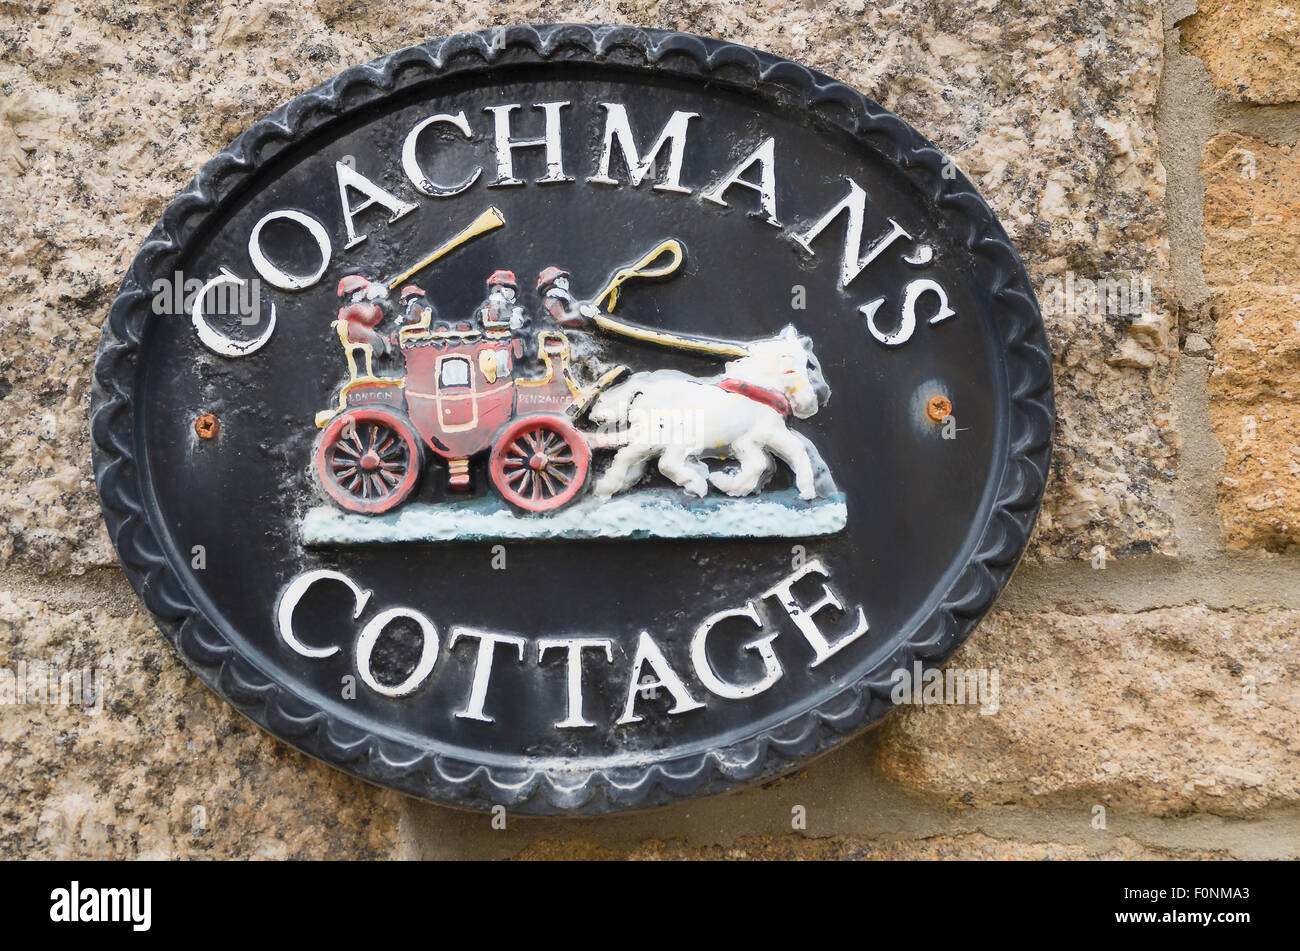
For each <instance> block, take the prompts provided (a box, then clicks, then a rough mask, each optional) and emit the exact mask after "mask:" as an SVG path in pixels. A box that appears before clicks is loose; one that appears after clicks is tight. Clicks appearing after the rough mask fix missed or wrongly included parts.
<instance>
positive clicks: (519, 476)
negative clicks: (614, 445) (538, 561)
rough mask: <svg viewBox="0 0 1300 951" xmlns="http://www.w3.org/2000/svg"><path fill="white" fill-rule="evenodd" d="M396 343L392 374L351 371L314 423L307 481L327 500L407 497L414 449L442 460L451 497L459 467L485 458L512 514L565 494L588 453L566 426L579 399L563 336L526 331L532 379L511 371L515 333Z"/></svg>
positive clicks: (408, 332)
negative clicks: (532, 346)
mask: <svg viewBox="0 0 1300 951" xmlns="http://www.w3.org/2000/svg"><path fill="white" fill-rule="evenodd" d="M398 336H399V339H398V346H399V349H400V352H401V356H402V358H403V360H404V363H405V374H404V376H402V377H381V376H374V375H371V374H369V373H368V374H367V375H364V376H357V375H356V374H355V372H354V374H353V379H351V380H350V381H349V382H348V383H347V384H345V385H344V386H343V388H342V389H341V390H340V392H339V404H338V406H337V407H335V408H332V409H330V410H326V411H325V412H323V413H321V414H319V415H318V416H317V418H316V424H317V426H319V427H321V428H322V429H323V432H322V433H321V435H320V438H319V440H318V441H317V443H316V452H315V462H316V474H317V476H318V478H319V479H320V482H321V485H322V486H323V487H324V489H325V491H326V492H327V493H328V494H329V496H330V497H331V498H332V499H333V500H334V501H335V502H337V503H338V504H339V505H341V506H342V507H343V508H345V509H347V510H348V511H351V512H360V513H363V514H367V515H375V514H379V513H381V512H387V511H389V510H390V509H392V508H394V507H395V506H397V505H399V504H401V503H402V502H403V501H404V500H405V499H406V498H407V497H408V496H410V494H411V492H412V491H413V490H414V488H415V483H416V480H417V479H418V477H419V473H420V470H421V467H422V465H423V459H424V458H425V455H424V453H425V450H426V449H427V450H428V451H429V452H432V453H433V454H434V455H435V456H439V457H441V458H442V459H444V460H445V461H446V463H447V469H448V475H449V480H448V481H449V485H450V486H451V487H452V488H453V489H468V488H469V487H470V478H469V464H470V459H471V458H472V457H473V456H475V455H477V454H479V453H480V452H483V451H485V450H490V455H489V459H488V473H489V476H490V478H491V480H492V484H493V486H494V487H495V488H496V491H497V492H498V493H499V494H500V495H501V497H502V498H504V499H505V500H506V501H507V502H509V503H510V504H511V505H513V506H515V507H516V508H519V509H522V510H524V511H527V512H546V511H550V510H552V509H557V508H559V507H560V506H562V505H564V504H566V503H568V502H570V501H571V500H572V499H574V498H575V497H576V496H577V494H578V492H579V491H580V490H581V488H582V485H583V482H584V481H585V479H586V477H587V470H588V467H589V464H590V460H591V453H590V450H589V448H588V445H587V441H586V439H585V438H584V436H583V435H582V434H581V433H579V432H578V430H577V429H575V428H574V426H573V423H572V422H571V421H570V420H571V419H572V418H573V410H574V408H575V406H576V405H577V404H578V401H579V398H580V396H581V395H582V394H580V391H579V389H578V387H577V386H576V385H575V383H574V380H573V378H572V376H571V375H570V373H569V367H568V364H569V345H568V340H567V339H566V338H565V337H564V335H563V334H559V333H553V332H543V333H540V334H538V341H537V342H538V350H539V356H540V358H541V360H542V363H543V365H544V366H545V373H544V374H543V375H542V376H540V377H534V378H528V377H518V376H516V374H515V369H516V366H515V364H516V362H517V361H518V360H519V359H520V358H521V357H522V355H523V342H522V340H520V339H519V338H516V337H510V336H508V335H507V336H505V337H504V338H501V337H488V336H485V335H484V333H483V332H482V331H481V330H478V329H468V328H466V327H463V326H462V327H461V328H458V329H449V328H445V327H443V328H439V329H432V330H431V329H428V328H424V327H416V328H404V329H403V330H402V331H400V333H399V335H398ZM344 347H345V348H347V347H348V342H347V340H346V339H345V340H344ZM349 362H350V363H351V354H350V353H349ZM367 369H368V370H369V366H367Z"/></svg>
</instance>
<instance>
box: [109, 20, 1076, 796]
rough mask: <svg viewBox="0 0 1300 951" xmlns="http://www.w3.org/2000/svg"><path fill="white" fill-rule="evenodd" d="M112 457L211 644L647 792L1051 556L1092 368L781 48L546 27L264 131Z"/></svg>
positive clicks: (420, 63) (301, 721) (449, 782)
mask: <svg viewBox="0 0 1300 951" xmlns="http://www.w3.org/2000/svg"><path fill="white" fill-rule="evenodd" d="M95 381H96V388H95V391H94V405H93V411H92V417H93V418H92V428H93V436H94V447H95V448H94V452H95V473H96V478H97V481H98V485H99V491H100V495H101V498H102V501H103V508H104V515H105V519H106V521H107V523H108V528H109V531H110V533H111V536H112V538H113V541H114V543H115V545H116V547H117V550H118V553H119V555H120V558H121V561H122V563H123V566H124V568H125V570H126V572H127V575H128V576H129V577H130V579H131V581H132V583H133V584H134V585H135V587H136V590H137V591H138V592H139V594H140V597H141V598H142V599H143V601H144V602H145V604H146V605H147V606H148V607H149V609H150V611H152V613H153V614H154V616H155V617H156V618H157V621H158V624H159V626H160V627H161V629H162V630H163V632H164V633H165V634H166V636H167V637H168V638H169V639H170V640H171V641H172V642H173V643H174V644H175V646H176V648H177V650H178V651H179V652H180V653H181V655H182V656H183V657H184V659H185V662H186V663H187V664H188V665H189V666H190V667H191V668H192V669H193V670H194V671H195V672H196V673H197V674H198V675H199V676H200V677H201V678H203V680H204V681H205V682H206V683H208V684H209V685H210V686H211V687H212V688H213V689H214V690H216V691H217V692H218V693H220V694H221V695H222V696H223V697H225V698H226V699H227V700H228V701H229V702H230V703H232V704H233V705H234V706H236V707H237V708H238V709H239V710H241V711H242V712H243V713H245V714H246V715H247V716H249V717H251V718H252V719H253V720H255V721H256V722H257V723H259V724H260V725H261V726H263V727H265V728H266V729H267V730H269V731H271V732H272V733H273V734H275V735H276V736H278V737H280V738H282V739H284V740H285V741H287V742H289V743H291V744H293V745H294V746H296V747H298V748H299V749H301V750H303V751H305V752H307V753H309V754H311V755H313V756H316V757H319V758H321V759H323V760H326V761H327V762H330V763H332V764H335V765H336V766H338V767H339V768H341V769H345V770H347V771H349V772H351V773H354V774H355V775H357V776H360V777H362V778H364V779H367V780H371V781H374V782H378V783H382V784H384V785H386V786H390V787H392V788H394V789H398V790H401V791H402V792H406V793H410V794H413V795H416V796H420V797H424V798H427V799H431V800H436V801H440V802H445V803H451V804H455V805H460V806H468V807H474V808H490V807H491V806H493V805H504V806H506V807H508V808H510V809H512V810H517V811H520V812H531V813H563V812H607V811H612V810H618V809H626V808H641V807H646V806H652V805H658V804H662V803H665V802H668V801H671V800H673V799H675V798H677V797H682V796H691V795H699V794H704V793H711V792H717V791H719V790H723V789H726V788H729V787H732V786H734V785H736V784H739V783H744V782H749V781H753V780H757V779H761V778H763V777H768V776H771V775H774V774H776V773H779V772H782V771H785V770H787V769H789V768H790V767H791V766H792V765H793V764H795V763H796V762H798V761H801V760H803V759H805V758H807V757H810V756H812V755H814V754H817V753H820V752H822V751H824V750H826V749H828V748H830V747H831V746H833V745H835V744H836V743H839V742H841V741H842V740H844V739H845V738H847V737H848V736H850V735H851V734H853V733H854V732H855V731H858V730H860V729H861V728H864V727H866V726H868V725H870V724H872V723H874V722H876V721H877V720H879V719H880V718H881V717H882V716H884V715H885V714H886V713H887V712H888V710H889V708H890V706H891V704H892V701H891V692H893V688H894V687H895V686H896V684H897V683H898V682H899V677H900V676H902V675H903V674H904V673H905V674H906V675H911V674H912V672H914V671H919V670H921V669H922V665H925V666H929V665H933V664H937V663H940V662H942V661H943V660H944V659H945V658H947V656H948V655H949V654H951V652H952V651H953V650H954V649H955V648H956V647H957V646H958V645H959V644H960V643H961V642H962V640H963V639H964V638H965V637H966V636H967V635H969V634H970V632H971V630H972V628H973V627H974V626H975V624H976V623H977V622H978V621H979V619H980V618H981V617H982V616H983V615H984V614H985V613H986V611H987V610H988V608H989V606H990V604H991V603H992V601H993V599H994V597H995V596H996V594H997V592H998V591H999V590H1000V588H1001V586H1002V585H1003V583H1004V582H1005V581H1006V580H1007V578H1008V577H1009V576H1010V574H1011V571H1012V569H1013V567H1014V566H1015V564H1016V561H1017V559H1018V557H1019V556H1020V553H1021V551H1022V550H1023V548H1024V545H1025V543H1026V539H1027V537H1028V534H1029V530H1030V528H1031V526H1032V523H1033V519H1034V517H1035V515H1036V512H1037V508H1038V504H1039V501H1040V498H1041V494H1042V490H1043V483H1044V479H1045V474H1046V472H1047V467H1048V455H1049V437H1050V434H1051V430H1052V424H1053V415H1052V388H1051V387H1052V376H1051V369H1050V354H1049V351H1048V347H1047V342H1046V339H1045V335H1044V332H1043V327H1042V324H1041V320H1040V318H1039V315H1038V310H1037V305H1036V303H1035V300H1034V296H1033V293H1032V290H1031V288H1030V285H1029V282H1028V280H1027V278H1026V275H1025V272H1024V269H1023V267H1022V265H1021V263H1020V261H1019V259H1018V258H1017V256H1016V253H1015V251H1014V250H1013V249H1012V247H1011V245H1010V243H1009V242H1008V240H1007V238H1006V235H1005V234H1004V232H1003V230H1002V229H1001V227H999V225H998V223H997V221H996V220H995V218H994V216H993V214H992V212H991V211H990V210H989V207H988V206H987V205H986V204H985V203H984V201H983V200H982V199H981V198H980V197H979V195H978V194H977V193H976V192H975V190H974V189H973V188H972V186H971V185H970V183H969V182H968V181H967V180H966V179H965V178H964V177H963V176H962V175H961V174H960V173H959V172H958V171H957V170H956V169H955V167H954V166H953V164H952V163H951V161H949V160H947V159H946V158H945V156H944V155H943V154H942V153H940V152H939V151H938V150H937V149H935V148H934V147H933V146H931V145H930V144H929V143H927V142H926V141H925V140H924V139H923V138H922V137H921V136H920V135H919V134H918V133H917V132H915V131H914V130H913V129H912V128H911V127H909V126H908V125H907V124H906V123H904V122H903V121H902V120H900V119H898V118H897V117H896V116H894V115H892V114H890V113H889V112H887V111H885V110H884V109H882V108H881V107H880V106H878V105H876V104H875V103H873V102H872V101H870V100H869V99H867V98H865V97H864V96H862V95H861V94H860V93H858V92H855V91H853V90H852V89H850V88H848V87H846V86H844V85H841V84H839V83H837V82H835V81H833V80H831V79H829V78H827V77H826V76H823V75H820V74H818V73H815V72H813V71H811V70H809V69H807V68H805V67H802V66H799V65H797V64H795V63H792V62H789V61H787V60H783V59H780V58H778V57H775V56H771V55H768V54H765V53H760V52H757V51H755V50H752V49H748V48H746V47H742V46H737V45H735V44H732V43H725V42H720V41H717V40H708V39H701V38H699V37H694V36H686V35H682V34H675V33H665V32H657V31H651V30H641V29H633V28H626V27H585V26H552V27H541V28H531V27H511V28H506V29H502V30H494V31H490V32H484V33H473V34H466V35H461V36H455V37H452V38H450V39H446V40H442V41H438V42H433V43H429V44H426V45H423V46H417V47H412V48H409V49H405V50H402V51H400V52H396V53H393V54H391V55H389V56H386V57H384V58H382V59H379V60H376V61H374V62H372V63H369V64H367V65H365V66H360V67H356V68H353V69H349V70H347V71H346V72H344V73H342V74H341V75H339V76H338V77H337V78H335V79H334V80H332V81H331V82H329V83H326V84H325V85H323V86H320V87H318V88H317V89H314V90H312V91H311V92H308V93H306V94H304V95H302V96H300V97H298V98H297V99H295V100H293V101H292V102H290V103H289V104H288V105H287V106H285V107H283V108H282V109H280V110H279V111H278V112H276V113H275V114H273V115H272V116H270V117H268V118H266V119H264V120H262V121H260V122H258V123H257V124H256V125H254V126H253V127H252V128H251V129H249V130H248V131H247V132H246V133H244V134H243V135H242V136H241V137H240V138H239V139H237V140H236V141H235V142H234V143H233V144H232V145H231V146H230V148H228V149H227V150H226V151H224V152H222V153H221V154H220V155H218V156H216V157H215V158H214V159H213V160H212V161H211V162H209V163H208V164H207V165H206V166H205V167H204V168H203V170H202V171H201V172H200V173H199V175H198V177H197V178H196V179H195V180H194V182H193V183H192V184H191V185H190V187H189V188H187V189H186V190H185V192H184V193H182V194H181V195H180V196H179V197H178V198H177V199H176V200H175V201H174V202H173V203H172V205H171V206H170V207H169V208H168V209H167V211H166V212H165V214H164V215H163V217H162V220H161V221H160V222H159V223H158V225H157V227H156V228H155V229H154V231H153V233H152V234H151V235H150V237H149V239H148V240H147V241H146V243H145V245H144V247H143V248H142V249H141V251H140V253H139V256H138V257H137V258H136V259H135V261H134V263H133V264H132V266H131V269H130V271H129V272H128V274H127V275H126V278H125V280H124V282H123V284H122V289H121V291H120V293H119V294H118V296H117V299H116V300H115V301H114V304H113V307H112V310H111V312H110V314H109V318H108V321H107V323H106V325H105V327H104V331H103V339H102V343H101V348H100V352H99V356H98V359H97V362H96V368H95Z"/></svg>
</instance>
